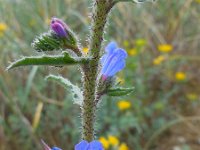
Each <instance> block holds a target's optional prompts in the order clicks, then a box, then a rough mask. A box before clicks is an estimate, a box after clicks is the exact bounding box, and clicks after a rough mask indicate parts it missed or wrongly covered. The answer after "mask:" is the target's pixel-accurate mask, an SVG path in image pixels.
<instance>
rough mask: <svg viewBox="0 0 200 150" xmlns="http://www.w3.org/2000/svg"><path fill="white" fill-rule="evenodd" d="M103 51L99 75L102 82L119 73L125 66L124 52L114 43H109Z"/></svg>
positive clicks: (125, 54) (125, 55)
mask: <svg viewBox="0 0 200 150" xmlns="http://www.w3.org/2000/svg"><path fill="white" fill-rule="evenodd" d="M105 51H106V53H105V54H104V55H103V56H102V58H101V65H102V70H101V75H102V78H103V80H105V79H106V78H107V77H112V76H114V75H115V74H116V73H117V72H119V71H121V70H122V69H123V68H124V67H125V66H126V62H125V59H126V58H127V53H126V51H125V50H124V49H122V48H119V47H118V46H117V43H116V42H110V43H109V44H108V45H107V46H106V48H105Z"/></svg>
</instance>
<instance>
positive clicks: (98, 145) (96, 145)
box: [88, 141, 104, 150]
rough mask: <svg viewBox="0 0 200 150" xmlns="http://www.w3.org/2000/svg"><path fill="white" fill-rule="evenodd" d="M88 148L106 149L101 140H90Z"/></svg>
mask: <svg viewBox="0 0 200 150" xmlns="http://www.w3.org/2000/svg"><path fill="white" fill-rule="evenodd" d="M88 150H104V149H103V145H102V144H101V143H100V142H99V141H92V142H90V146H89V149H88Z"/></svg>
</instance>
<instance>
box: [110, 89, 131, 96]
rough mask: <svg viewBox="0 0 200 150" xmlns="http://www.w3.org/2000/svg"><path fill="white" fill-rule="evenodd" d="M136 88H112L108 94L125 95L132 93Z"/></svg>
mask: <svg viewBox="0 0 200 150" xmlns="http://www.w3.org/2000/svg"><path fill="white" fill-rule="evenodd" d="M133 90H134V88H121V87H118V88H111V89H109V90H108V91H107V93H106V94H107V95H108V96H125V95H128V94H130V93H132V92H133Z"/></svg>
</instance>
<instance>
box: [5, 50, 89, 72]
mask: <svg viewBox="0 0 200 150" xmlns="http://www.w3.org/2000/svg"><path fill="white" fill-rule="evenodd" d="M88 61H89V58H85V57H71V56H70V55H69V54H68V53H67V52H63V53H62V55H54V56H52V55H43V56H32V57H24V58H22V59H19V60H17V61H15V62H13V63H11V64H10V66H8V67H7V70H10V69H12V68H15V67H20V66H33V65H44V66H65V65H72V64H78V63H79V64H84V63H87V62H88Z"/></svg>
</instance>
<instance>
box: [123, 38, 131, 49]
mask: <svg viewBox="0 0 200 150" xmlns="http://www.w3.org/2000/svg"><path fill="white" fill-rule="evenodd" d="M123 45H124V47H126V48H127V47H129V46H130V43H129V42H128V41H126V40H125V41H124V42H123Z"/></svg>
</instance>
